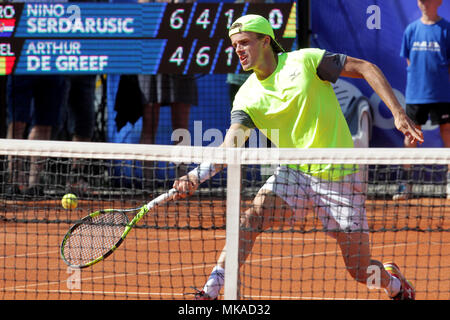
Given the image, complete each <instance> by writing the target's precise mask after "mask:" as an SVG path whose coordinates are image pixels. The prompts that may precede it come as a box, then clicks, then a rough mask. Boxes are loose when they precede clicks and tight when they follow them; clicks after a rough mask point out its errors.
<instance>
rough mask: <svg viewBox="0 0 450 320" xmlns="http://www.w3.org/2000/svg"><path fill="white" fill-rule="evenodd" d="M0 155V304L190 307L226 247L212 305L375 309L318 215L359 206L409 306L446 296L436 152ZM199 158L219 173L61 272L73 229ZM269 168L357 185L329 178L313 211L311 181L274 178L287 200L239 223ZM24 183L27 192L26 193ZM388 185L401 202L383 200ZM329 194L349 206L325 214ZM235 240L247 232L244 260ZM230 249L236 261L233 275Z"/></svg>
mask: <svg viewBox="0 0 450 320" xmlns="http://www.w3.org/2000/svg"><path fill="white" fill-rule="evenodd" d="M1 145H2V147H1V148H0V173H1V174H0V182H1V188H0V215H1V222H0V226H1V228H0V242H1V244H0V298H1V299H64V300H70V299H90V300H92V299H158V300H162V299H192V298H193V294H194V293H195V290H194V289H193V288H192V287H194V288H198V289H202V288H203V285H204V284H205V282H206V280H207V279H208V277H209V275H210V273H211V271H212V269H213V267H214V266H215V264H216V261H217V259H218V257H219V255H220V253H221V251H222V249H223V247H224V246H225V245H226V249H227V250H226V251H227V259H226V268H225V279H226V280H225V286H224V289H223V290H222V291H221V297H223V298H226V299H237V298H239V299H308V300H311V299H387V296H386V294H385V293H384V291H383V290H375V289H371V288H368V287H367V285H364V284H361V283H358V282H357V281H355V280H354V279H353V278H352V277H351V275H350V273H351V272H349V271H348V270H347V269H346V265H345V263H344V259H343V255H342V252H341V248H340V247H339V246H338V245H337V242H336V240H335V239H334V238H333V237H332V236H330V234H331V233H332V232H335V231H337V230H335V229H330V226H332V224H328V222H329V220H327V219H329V218H327V217H325V218H323V217H324V216H323V212H326V211H327V210H328V209H330V208H331V209H333V208H340V209H339V210H341V209H342V208H344V209H343V210H344V211H345V208H347V209H349V208H350V209H354V210H356V209H357V208H358V207H360V208H362V210H363V212H365V215H366V217H367V224H365V223H364V221H362V220H358V221H357V222H358V223H359V222H361V223H360V226H359V227H360V228H361V231H363V232H367V233H368V235H369V239H370V249H371V253H372V258H373V259H376V260H379V261H381V262H386V261H394V262H395V263H396V264H397V265H398V266H399V267H400V268H401V270H402V272H403V273H404V274H405V276H406V277H407V278H408V280H410V281H411V282H412V283H413V285H414V286H415V288H416V294H417V296H416V297H417V299H442V300H444V299H445V300H448V299H449V298H450V296H449V292H450V276H449V274H450V220H449V219H450V209H448V208H449V206H448V202H449V201H450V200H447V189H446V188H447V171H448V169H447V166H448V164H449V163H450V152H448V150H447V149H417V150H409V149H408V150H406V149H375V148H374V149H310V150H293V149H273V148H267V149H257V148H242V149H241V148H236V149H220V148H213V147H188V146H183V147H177V146H163V145H136V144H110V143H81V142H61V141H51V142H50V141H28V140H1ZM201 162H210V163H215V164H217V165H221V164H226V165H227V167H226V169H224V170H222V171H221V172H219V173H218V174H216V175H215V176H214V177H213V178H212V179H210V180H208V181H206V182H204V183H203V184H202V185H201V187H200V188H199V189H198V190H197V191H196V193H195V194H193V195H192V196H190V197H188V198H186V199H183V200H177V201H170V202H168V203H166V204H164V205H162V206H160V207H158V208H156V210H155V211H154V212H149V213H148V214H147V216H145V217H144V218H143V219H142V220H141V221H140V222H139V223H138V225H137V226H136V227H135V228H134V229H133V230H132V231H131V233H130V234H129V235H128V237H127V238H126V240H125V241H124V243H123V245H122V246H121V247H120V248H118V249H117V250H116V252H114V254H112V255H111V256H109V257H108V258H106V259H105V260H104V261H102V262H100V263H98V264H95V265H93V266H91V267H89V268H84V269H76V268H70V267H68V266H67V265H66V264H65V263H64V262H63V260H62V259H61V256H60V243H61V240H62V238H63V236H64V234H65V233H66V232H67V230H68V229H69V227H70V226H71V225H72V224H74V223H75V222H76V221H78V220H79V219H81V218H82V217H84V216H86V215H87V214H89V213H90V212H93V211H96V210H100V209H106V208H117V209H125V208H135V207H139V206H141V205H143V204H144V203H147V202H148V201H149V200H151V199H152V198H154V197H156V196H158V195H159V194H161V193H164V192H165V191H167V190H168V189H170V188H171V187H172V184H173V181H174V179H176V178H177V177H179V176H181V175H184V174H185V173H186V172H188V171H189V170H191V169H193V168H194V167H195V166H196V164H198V163H201ZM278 164H283V165H298V164H301V165H302V168H303V169H304V170H305V168H306V170H311V171H314V170H316V171H317V170H319V171H320V168H322V167H323V166H327V165H329V164H333V168H334V169H335V170H336V172H338V173H337V175H339V172H343V171H345V172H352V171H355V172H356V171H357V172H358V173H355V174H352V175H350V176H351V177H356V176H357V177H358V179H359V180H351V181H350V185H352V186H353V187H352V188H348V184H346V183H342V179H340V178H336V177H335V178H334V180H333V181H334V182H335V183H333V186H334V187H333V188H331V189H329V190H328V191H327V193H325V194H323V197H321V200H320V201H319V200H316V199H315V198H314V195H313V194H316V193H317V192H321V191H320V190H319V189H318V188H319V184H317V179H316V180H314V181H313V180H305V179H304V176H302V177H303V178H299V179H297V178H298V177H297V178H296V180H291V179H293V178H292V176H287V182H286V183H285V184H284V186H286V187H289V188H286V190H287V191H288V192H289V193H290V195H292V196H294V198H292V199H297V200H293V201H297V202H295V203H293V202H289V201H291V200H286V201H287V202H289V205H287V202H282V201H281V202H280V201H273V202H271V206H272V207H270V208H269V210H268V211H270V212H272V213H273V215H272V216H270V215H269V217H268V218H267V219H266V220H264V223H262V222H261V221H259V222H257V223H256V224H255V223H253V224H247V225H242V226H241V227H239V221H240V218H242V216H243V215H244V214H245V212H249V210H254V208H255V207H257V206H255V202H254V198H255V196H256V195H257V194H258V192H259V190H260V188H261V187H262V186H263V185H264V184H265V182H266V179H267V178H268V177H269V176H270V175H271V174H272V173H273V170H274V168H275V166H276V165H278ZM405 165H408V166H409V168H408V169H407V168H406V167H405ZM282 168H285V166H283V167H282ZM277 172H278V176H282V175H283V173H282V171H277ZM294 172H297V171H294ZM332 172H334V171H332ZM294 176H295V173H294ZM302 179H303V180H302ZM355 179H356V178H355ZM31 181H34V182H36V184H35V187H34V188H27V187H26V185H27V183H30V182H31ZM269 181H270V180H269ZM298 181H300V182H298ZM302 181H303V182H302ZM358 181H360V182H361V183H359V182H358ZM355 182H356V184H357V187H354V185H355ZM272 185H274V184H272ZM281 185H282V186H283V184H282V183H281ZM400 185H403V186H404V189H403V190H401V191H403V192H401V193H400V196H397V197H396V200H393V197H395V196H396V194H397V193H398V190H399V186H400ZM311 186H317V188H315V187H311ZM309 187H311V190H309V189H308V188H309ZM265 188H267V184H266V187H265ZM280 190H285V189H284V188H281V189H280ZM280 190H278V189H277V192H278V194H281V195H282V192H284V191H280ZM292 190H294V191H292ZM313 191H314V192H315V193H313ZM66 193H74V194H76V195H77V197H78V206H77V208H75V209H63V208H62V206H61V198H62V196H63V195H64V194H66ZM299 194H300V195H301V196H300V197H297V198H296V197H295V196H298V195H299ZM336 195H337V196H338V198H339V197H340V196H342V195H344V196H345V199H347V201H348V203H346V204H345V201H346V200H345V199H344V200H342V201H341V202H340V203H339V204H336V203H335V202H334V201H335V200H336V198H334V196H336ZM362 198H365V202H364V203H362V202H361V201H362V200H361V199H362ZM285 199H288V198H285ZM289 199H291V198H289ZM299 199H300V200H299ZM324 199H328V201H326V200H324ZM292 209H294V211H295V215H291V214H290V213H291V212H293V210H292ZM339 210H338V211H339ZM275 213H276V214H275ZM130 218H131V217H130ZM272 220H273V221H274V222H275V223H274V224H267V223H266V222H267V221H272ZM335 220H338V219H335ZM324 221H325V223H323V222H324ZM333 221H334V220H333ZM252 228H255V229H252ZM338 233H339V232H338ZM341 233H342V232H341ZM245 234H247V235H248V234H253V235H258V236H257V237H256V238H255V240H254V243H252V246H251V247H252V250H251V251H250V250H248V247H249V246H248V244H247V243H246V242H245V241H243V239H244V240H245V239H246V238H245V237H244V236H243V235H245ZM240 240H241V241H240ZM243 245H244V247H245V248H243V247H242V246H243ZM239 246H241V248H239ZM240 252H241V253H242V252H246V253H248V256H247V257H246V259H245V261H242V260H241V262H242V265H241V266H240V267H239V264H240V263H239V261H240V260H239V259H240V258H239V256H240ZM356 254H358V252H357V253H356ZM374 274H376V272H375V273H374ZM369 278H370V277H369ZM371 281H375V282H376V281H377V279H376V277H374V278H371ZM367 284H369V283H367ZM369 287H370V286H369Z"/></svg>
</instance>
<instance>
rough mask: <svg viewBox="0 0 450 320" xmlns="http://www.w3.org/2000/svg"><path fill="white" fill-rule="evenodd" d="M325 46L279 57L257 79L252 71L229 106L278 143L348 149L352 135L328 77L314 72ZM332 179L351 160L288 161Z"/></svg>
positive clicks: (345, 169)
mask: <svg viewBox="0 0 450 320" xmlns="http://www.w3.org/2000/svg"><path fill="white" fill-rule="evenodd" d="M324 53H325V51H324V50H320V49H302V50H298V51H293V52H289V53H283V54H281V55H279V56H278V64H277V68H276V70H275V71H274V72H273V73H272V74H271V75H270V76H269V77H268V78H266V79H264V80H262V81H260V80H258V78H257V77H256V75H255V74H254V73H253V74H252V75H251V76H250V77H249V78H248V79H247V81H246V82H245V83H244V84H243V85H242V86H241V88H240V89H239V91H238V93H237V94H236V97H235V100H234V103H233V111H234V110H242V111H245V112H246V113H247V114H248V115H249V116H250V118H251V119H252V121H253V123H254V124H255V126H256V127H257V128H258V129H260V130H261V131H262V132H263V133H264V134H266V135H267V137H268V138H269V139H270V140H271V141H272V142H273V143H274V144H275V145H277V146H278V147H279V148H352V147H353V140H352V136H351V133H350V130H349V128H348V125H347V122H346V120H345V117H344V115H343V113H342V110H341V107H340V105H339V102H338V100H337V98H336V95H335V93H334V91H333V88H332V86H331V84H330V83H329V82H328V81H323V80H321V79H320V78H319V77H318V76H317V72H316V70H317V67H318V65H319V63H320V61H321V59H322V57H323V55H324ZM289 166H290V167H292V168H294V169H298V170H301V171H303V172H305V173H308V174H311V175H314V176H318V177H320V178H323V179H328V180H337V179H339V178H341V177H342V176H345V175H347V174H350V173H354V172H355V171H356V169H355V166H353V165H345V166H344V165H330V164H321V165H309V164H300V165H289Z"/></svg>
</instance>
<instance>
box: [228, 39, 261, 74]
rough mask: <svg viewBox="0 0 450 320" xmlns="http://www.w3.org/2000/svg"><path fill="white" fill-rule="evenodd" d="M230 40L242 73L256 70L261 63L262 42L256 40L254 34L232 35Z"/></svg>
mask: <svg viewBox="0 0 450 320" xmlns="http://www.w3.org/2000/svg"><path fill="white" fill-rule="evenodd" d="M230 39H231V44H232V45H233V48H234V50H235V51H236V54H237V55H238V57H239V62H240V63H241V66H242V69H243V70H244V71H249V70H253V69H255V68H258V66H259V65H260V64H261V63H263V61H262V57H263V55H262V44H263V41H264V40H263V39H261V38H258V36H257V35H256V33H254V32H245V31H244V32H239V33H236V34H233V35H232V36H231V37H230Z"/></svg>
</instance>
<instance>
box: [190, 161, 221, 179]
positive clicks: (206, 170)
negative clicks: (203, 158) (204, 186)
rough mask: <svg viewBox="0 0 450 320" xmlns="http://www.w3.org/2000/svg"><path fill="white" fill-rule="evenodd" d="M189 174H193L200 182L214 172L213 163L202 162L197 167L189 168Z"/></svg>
mask: <svg viewBox="0 0 450 320" xmlns="http://www.w3.org/2000/svg"><path fill="white" fill-rule="evenodd" d="M189 174H192V175H195V176H196V177H197V178H198V180H199V181H200V183H202V182H204V181H206V180H208V179H209V178H211V177H212V176H214V175H215V174H216V167H215V165H214V164H213V163H209V162H203V163H201V164H200V165H199V166H198V167H197V168H195V169H193V170H191V171H190V172H189Z"/></svg>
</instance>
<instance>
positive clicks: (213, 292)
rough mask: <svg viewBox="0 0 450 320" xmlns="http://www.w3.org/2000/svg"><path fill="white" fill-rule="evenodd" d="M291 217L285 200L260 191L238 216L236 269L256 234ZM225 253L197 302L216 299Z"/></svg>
mask: <svg viewBox="0 0 450 320" xmlns="http://www.w3.org/2000/svg"><path fill="white" fill-rule="evenodd" d="M291 216H292V211H291V210H290V209H289V208H288V207H287V206H286V203H285V202H284V200H282V199H281V198H280V197H278V196H277V195H276V194H275V193H273V192H272V191H270V190H266V189H261V190H260V191H259V192H258V194H257V195H256V197H255V199H254V200H253V204H252V206H251V207H250V208H249V209H247V210H246V211H245V213H243V214H242V215H241V219H240V232H239V266H241V265H242V264H243V263H244V262H245V260H246V259H247V257H248V255H249V254H250V253H251V251H252V248H253V245H254V243H255V240H256V238H257V237H258V235H259V234H260V233H261V232H262V231H263V230H266V229H268V228H270V227H274V228H275V227H277V226H279V225H283V224H284V223H285V222H286V221H289V219H290V218H291ZM225 260H226V251H225V248H224V249H223V250H222V252H221V254H220V257H219V259H218V260H217V265H216V266H215V267H214V269H213V271H212V272H211V275H210V276H209V278H208V280H207V282H206V284H205V285H204V287H203V290H202V291H199V292H197V294H196V299H199V300H211V299H216V298H217V296H218V295H219V292H220V290H221V289H222V287H223V284H224V273H225Z"/></svg>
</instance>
